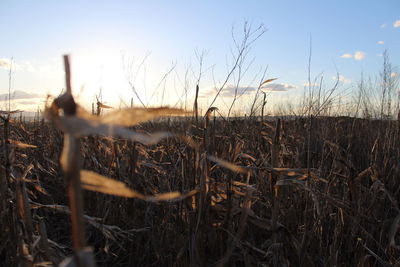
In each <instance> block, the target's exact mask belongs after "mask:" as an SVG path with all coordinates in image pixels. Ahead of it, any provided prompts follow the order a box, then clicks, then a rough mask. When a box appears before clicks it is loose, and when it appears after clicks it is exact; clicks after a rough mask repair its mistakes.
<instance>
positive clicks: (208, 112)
mask: <svg viewBox="0 0 400 267" xmlns="http://www.w3.org/2000/svg"><path fill="white" fill-rule="evenodd" d="M213 111H218V108H217V107H211V108H209V109H208V110H207V112H206V116H205V117H207V118H210V116H211V113H212V112H213Z"/></svg>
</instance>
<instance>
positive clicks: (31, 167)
mask: <svg viewBox="0 0 400 267" xmlns="http://www.w3.org/2000/svg"><path fill="white" fill-rule="evenodd" d="M67 74H68V71H67ZM67 76H68V75H67ZM67 88H68V77H67ZM214 113H215V112H213V110H210V112H208V114H207V115H206V116H205V117H204V118H202V117H201V116H200V117H199V120H198V121H197V122H196V120H195V119H194V118H192V116H190V115H188V114H187V113H185V112H183V111H181V110H178V109H168V108H154V109H147V110H145V109H125V110H118V111H113V112H110V113H106V114H105V115H101V116H97V115H95V114H91V113H88V112H85V111H84V110H83V109H82V108H80V107H79V106H78V105H77V104H76V103H75V102H74V99H73V98H72V94H71V89H70V88H69V90H67V92H66V93H65V94H64V95H61V96H59V97H58V98H56V99H55V100H54V101H53V102H52V104H49V105H48V107H47V109H46V111H45V117H46V120H44V119H38V120H35V121H33V122H25V121H24V120H23V118H21V119H20V118H10V117H9V116H7V114H3V115H2V124H1V132H2V138H1V152H2V153H1V180H0V181H1V187H0V190H1V191H0V225H1V228H2V230H1V232H0V263H1V264H0V265H1V266H53V265H58V264H60V263H61V262H63V263H61V266H95V265H97V266H399V265H400V262H399V257H400V253H399V245H398V242H399V237H398V235H397V232H398V227H399V223H400V210H399V204H398V199H399V196H400V193H399V190H400V180H399V176H400V165H399V159H400V124H399V121H395V120H382V119H381V120H373V119H360V118H351V117H323V116H309V117H300V116H299V117H292V118H290V119H288V118H278V117H271V118H268V117H267V116H265V117H263V118H262V119H260V117H255V116H253V117H247V118H240V119H239V118H236V119H235V118H231V119H229V120H225V119H219V118H215V114H214ZM170 115H172V116H174V117H173V118H168V116H170ZM180 115H182V117H181V118H178V117H176V116H180ZM157 117H166V118H162V119H157V120H153V119H155V118H157ZM88 248H89V249H88ZM71 255H72V256H71Z"/></svg>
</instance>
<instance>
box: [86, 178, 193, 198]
mask: <svg viewBox="0 0 400 267" xmlns="http://www.w3.org/2000/svg"><path fill="white" fill-rule="evenodd" d="M80 174H81V182H82V187H83V188H85V189H87V190H90V191H95V192H100V193H104V194H108V195H114V196H119V197H128V198H138V199H142V200H145V201H149V202H157V201H179V200H182V199H184V198H186V197H190V196H193V195H194V194H196V193H197V192H198V191H197V190H192V191H190V192H188V193H186V194H181V193H179V192H168V193H161V194H156V195H153V196H147V195H143V194H141V193H139V192H137V191H135V190H133V189H130V188H129V187H127V186H126V184H124V183H123V182H120V181H116V180H114V179H111V178H108V177H105V176H102V175H100V174H97V173H95V172H92V171H87V170H82V171H81V172H80Z"/></svg>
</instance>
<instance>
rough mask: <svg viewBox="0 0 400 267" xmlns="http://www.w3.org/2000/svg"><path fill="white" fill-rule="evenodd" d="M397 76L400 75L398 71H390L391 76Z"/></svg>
mask: <svg viewBox="0 0 400 267" xmlns="http://www.w3.org/2000/svg"><path fill="white" fill-rule="evenodd" d="M397 76H399V74H398V73H397V72H392V73H390V77H392V78H395V77H397Z"/></svg>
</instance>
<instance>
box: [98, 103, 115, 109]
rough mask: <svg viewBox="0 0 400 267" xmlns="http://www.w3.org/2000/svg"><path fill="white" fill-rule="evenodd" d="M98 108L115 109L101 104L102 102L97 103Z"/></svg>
mask: <svg viewBox="0 0 400 267" xmlns="http://www.w3.org/2000/svg"><path fill="white" fill-rule="evenodd" d="M97 106H98V107H99V108H113V107H111V106H107V105H105V104H103V103H101V102H97Z"/></svg>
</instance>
